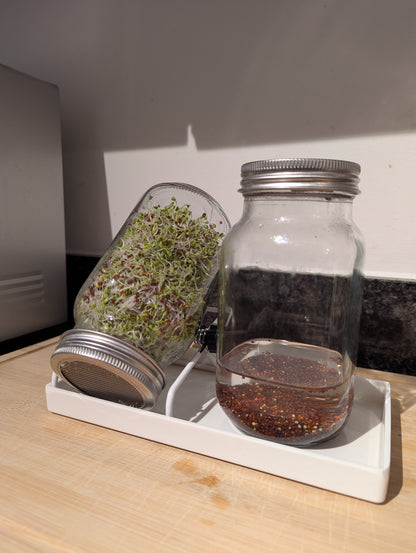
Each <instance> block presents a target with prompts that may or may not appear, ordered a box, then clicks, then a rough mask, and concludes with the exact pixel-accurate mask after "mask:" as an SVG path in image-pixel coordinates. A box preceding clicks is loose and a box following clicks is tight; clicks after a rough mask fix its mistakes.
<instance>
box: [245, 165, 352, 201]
mask: <svg viewBox="0 0 416 553" xmlns="http://www.w3.org/2000/svg"><path fill="white" fill-rule="evenodd" d="M360 172H361V167H360V165H359V164H358V163H354V162H352V161H343V160H338V159H320V158H293V159H265V160H259V161H252V162H250V163H245V164H244V165H243V166H242V167H241V189H240V192H242V193H243V195H244V196H246V195H253V194H268V193H275V192H284V193H304V192H314V193H323V194H336V195H341V196H356V195H357V194H359V193H360V190H359V188H358V183H359V177H360Z"/></svg>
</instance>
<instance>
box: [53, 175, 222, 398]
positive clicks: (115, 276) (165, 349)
mask: <svg viewBox="0 0 416 553" xmlns="http://www.w3.org/2000/svg"><path fill="white" fill-rule="evenodd" d="M229 228H230V224H229V221H228V219H227V216H226V215H225V213H224V212H223V210H222V209H221V207H220V206H219V204H218V203H217V202H216V201H215V200H214V199H213V198H212V197H211V196H209V195H208V194H206V193H205V192H203V191H202V190H200V189H199V188H197V187H195V186H191V185H188V184H180V183H163V184H158V185H155V186H153V187H152V188H150V189H149V190H148V191H147V192H146V194H145V195H144V196H143V197H142V199H141V200H140V202H139V203H138V204H137V206H136V207H135V208H134V209H133V211H132V213H131V214H130V216H129V217H128V219H127V220H126V222H125V223H124V225H123V226H122V228H121V230H120V231H119V233H118V234H117V236H116V237H115V239H114V240H113V242H112V243H111V245H110V246H109V248H108V249H107V251H106V252H105V254H104V256H103V257H102V258H101V259H100V261H99V262H98V264H97V266H96V267H95V269H94V270H93V271H92V273H91V275H90V276H89V277H88V279H87V280H86V282H85V283H84V285H83V286H82V288H81V290H80V291H79V293H78V295H77V298H76V300H75V305H74V319H75V328H74V329H72V330H70V331H68V332H66V333H65V334H64V335H63V336H62V337H61V340H60V342H59V344H58V346H57V347H56V349H55V351H54V353H53V354H52V357H51V365H52V368H53V370H54V371H55V373H56V374H57V375H58V376H59V377H61V378H62V379H63V380H65V381H66V382H67V383H69V384H71V385H72V386H73V387H75V388H77V389H78V390H80V391H81V392H84V393H86V394H88V395H92V396H95V397H98V398H101V399H107V400H111V401H117V402H121V403H125V404H129V405H134V406H136V407H143V408H151V407H152V406H153V405H154V403H155V401H156V399H157V397H158V395H159V394H160V392H161V390H162V389H163V387H164V385H165V377H164V370H165V368H166V367H167V365H169V364H171V363H173V362H174V361H176V360H177V359H179V358H180V357H181V356H182V355H183V354H184V352H185V351H186V350H187V348H188V347H189V346H190V344H191V343H192V341H193V339H194V336H195V333H196V331H197V328H198V323H199V320H200V319H201V317H202V316H203V311H204V307H205V306H206V303H207V301H208V298H209V295H210V290H211V288H212V285H213V282H214V280H215V277H216V274H217V270H218V260H219V249H220V245H221V243H222V239H223V236H224V234H226V232H228V230H229Z"/></svg>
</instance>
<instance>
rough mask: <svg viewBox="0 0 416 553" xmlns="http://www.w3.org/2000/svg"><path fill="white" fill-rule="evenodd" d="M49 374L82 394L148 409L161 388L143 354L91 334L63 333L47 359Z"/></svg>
mask: <svg viewBox="0 0 416 553" xmlns="http://www.w3.org/2000/svg"><path fill="white" fill-rule="evenodd" d="M51 366H52V369H53V371H54V372H55V373H56V374H57V375H58V376H59V377H60V378H62V379H63V380H64V381H65V382H67V383H68V384H70V385H71V386H73V387H74V388H76V389H77V390H79V391H80V392H82V393H85V394H87V395H90V396H94V397H97V398H99V399H105V400H109V401H114V402H118V403H124V404H126V405H131V406H134V407H139V408H145V409H150V408H151V407H153V405H154V403H155V401H156V399H157V397H158V396H159V394H160V392H161V391H162V389H163V387H164V385H165V378H164V375H163V372H162V370H161V369H160V368H159V366H158V365H157V364H156V363H155V361H153V359H152V358H151V357H149V356H148V355H147V354H146V353H145V352H144V351H142V350H140V349H138V348H136V347H134V346H131V345H130V344H128V343H126V342H123V341H122V340H119V339H118V338H114V337H113V336H109V335H108V334H104V333H101V332H96V331H93V330H81V329H73V330H69V331H68V332H65V333H64V334H63V335H62V337H61V340H60V342H59V344H58V345H57V347H56V349H55V351H54V352H53V354H52V356H51Z"/></svg>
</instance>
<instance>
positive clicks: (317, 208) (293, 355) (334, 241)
mask: <svg viewBox="0 0 416 553" xmlns="http://www.w3.org/2000/svg"><path fill="white" fill-rule="evenodd" d="M351 208H352V201H351V198H346V197H341V196H336V195H331V194H327V195H322V194H313V193H303V194H300V193H298V194H285V193H270V194H264V193H262V194H259V195H256V194H254V195H249V196H246V197H245V200H244V212H243V216H242V218H241V220H240V221H239V222H238V223H237V224H236V225H235V226H234V227H233V228H232V229H231V231H230V233H229V234H228V236H227V237H226V239H225V241H224V243H223V247H222V256H221V262H220V306H219V327H218V346H217V396H218V400H219V403H220V405H221V406H222V408H223V409H224V410H225V412H226V413H227V415H228V416H229V417H230V419H231V420H232V422H233V423H234V424H235V425H236V426H237V427H238V428H239V429H241V430H243V431H244V432H246V433H249V434H252V435H255V436H258V437H263V438H266V439H270V440H273V441H277V442H280V443H285V444H291V445H299V446H306V445H310V444H313V443H317V442H320V441H323V440H326V439H329V438H331V437H333V436H334V435H335V434H336V433H338V432H339V431H340V429H341V428H342V427H343V425H344V424H345V422H346V420H347V419H348V415H349V413H350V410H351V405H352V401H353V380H352V375H353V370H354V364H355V356H356V348H357V339H358V322H359V315H360V304H361V281H362V278H361V270H362V261H363V246H362V241H361V238H360V236H359V232H358V231H357V229H356V227H355V225H354V223H353V222H352V217H351Z"/></svg>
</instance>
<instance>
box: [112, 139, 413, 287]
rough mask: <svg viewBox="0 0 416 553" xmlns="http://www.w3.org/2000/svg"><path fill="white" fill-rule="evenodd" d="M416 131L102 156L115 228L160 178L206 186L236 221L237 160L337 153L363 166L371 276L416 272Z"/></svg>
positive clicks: (361, 215) (361, 202)
mask: <svg viewBox="0 0 416 553" xmlns="http://www.w3.org/2000/svg"><path fill="white" fill-rule="evenodd" d="M415 146H416V133H403V134H395V135H384V136H370V137H362V138H344V139H332V140H319V141H308V142H302V143H301V142H298V143H288V144H279V145H265V146H253V147H245V148H224V149H219V150H197V149H196V147H195V143H194V142H193V137H192V134H191V131H190V140H189V144H188V146H186V147H177V148H164V149H163V148H156V149H151V150H142V151H128V152H108V153H106V154H105V171H106V176H107V186H108V197H109V205H110V220H111V228H112V233H113V234H114V233H115V232H117V230H118V229H119V227H120V226H121V224H122V223H123V221H124V220H125V218H126V217H127V215H128V214H129V212H130V210H131V208H132V207H133V206H134V205H135V203H136V202H137V199H138V198H139V197H140V195H141V194H142V193H144V192H145V190H146V189H147V188H148V187H149V186H150V185H151V184H154V183H156V182H166V181H167V182H169V181H172V179H173V180H176V181H179V182H189V183H191V184H196V185H198V186H200V187H201V188H203V189H205V190H207V191H209V192H210V193H211V194H212V195H213V196H214V197H215V198H216V199H217V200H218V201H219V202H220V204H221V205H222V206H223V208H224V209H225V211H226V213H227V214H228V216H229V218H230V220H231V222H233V223H234V222H236V221H237V220H238V218H239V217H240V215H241V211H242V201H243V200H242V197H241V195H240V194H239V193H238V188H239V173H240V166H241V164H242V163H244V162H246V161H252V160H255V159H262V158H263V157H265V158H267V157H303V156H306V157H334V158H341V159H348V160H352V161H356V162H358V163H360V164H361V165H362V175H361V184H360V188H361V191H362V193H361V194H360V195H359V196H358V197H357V198H356V199H355V200H354V219H355V222H356V223H357V224H358V226H359V227H360V229H361V231H362V233H363V235H364V237H365V243H366V264H365V272H366V274H367V275H368V276H382V277H391V278H404V279H414V278H416V223H415V215H414V211H415V205H416V183H415V179H414V178H412V173H414V171H415V168H416V159H415V155H416V150H415Z"/></svg>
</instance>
